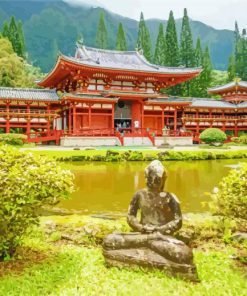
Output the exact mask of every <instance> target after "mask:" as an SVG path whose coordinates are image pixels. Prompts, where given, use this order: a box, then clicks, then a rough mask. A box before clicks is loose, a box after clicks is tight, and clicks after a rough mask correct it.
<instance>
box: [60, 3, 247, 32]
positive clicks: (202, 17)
mask: <svg viewBox="0 0 247 296" xmlns="http://www.w3.org/2000/svg"><path fill="white" fill-rule="evenodd" d="M64 1H66V2H70V3H72V2H76V3H87V4H92V6H100V7H104V8H106V9H108V10H110V11H112V12H115V13H118V14H120V15H123V16H126V17H129V18H132V19H136V20H139V18H140V12H141V11H142V12H143V13H144V18H145V19H149V18H156V19H168V16H169V11H170V10H173V13H174V16H175V18H181V17H182V16H183V8H187V10H188V14H189V17H190V18H191V19H193V20H199V21H202V22H203V23H205V24H207V25H209V26H212V27H214V28H216V29H230V30H234V23H235V21H237V22H238V25H239V28H240V29H243V28H247V0H64Z"/></svg>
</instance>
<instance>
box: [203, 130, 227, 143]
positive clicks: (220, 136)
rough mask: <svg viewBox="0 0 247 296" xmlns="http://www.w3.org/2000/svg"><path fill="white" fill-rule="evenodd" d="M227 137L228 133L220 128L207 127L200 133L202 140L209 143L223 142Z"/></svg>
mask: <svg viewBox="0 0 247 296" xmlns="http://www.w3.org/2000/svg"><path fill="white" fill-rule="evenodd" d="M226 139H227V136H226V134H225V133H224V132H223V131H222V130H220V129H219V128H207V129H205V130H204V131H203V132H202V133H201V134H200V140H201V141H203V142H205V143H207V144H213V143H223V142H224V141H225V140H226Z"/></svg>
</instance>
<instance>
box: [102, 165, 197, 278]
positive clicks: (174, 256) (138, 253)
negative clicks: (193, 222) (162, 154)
mask: <svg viewBox="0 0 247 296" xmlns="http://www.w3.org/2000/svg"><path fill="white" fill-rule="evenodd" d="M145 178H146V184H147V188H145V189H142V190H139V191H137V192H136V194H135V195H134V197H133V198H132V200H131V203H130V206H129V210H128V216H127V221H128V224H129V226H130V227H131V228H132V229H133V230H134V232H130V233H113V234H110V235H108V236H107V237H106V238H105V239H104V243H103V255H104V257H105V260H106V263H107V265H108V266H118V267H122V266H141V267H150V268H158V269H161V270H163V271H165V272H166V273H167V274H169V275H173V276H174V275H175V276H176V275H178V276H180V277H183V278H187V279H190V280H197V279H198V278H197V272H196V267H195V265H194V264H193V253H192V250H191V249H190V248H189V247H188V246H187V245H186V244H185V243H183V242H182V241H179V240H177V239H175V238H174V237H172V234H173V233H174V232H175V231H177V230H179V229H180V228H181V227H182V214H181V209H180V204H179V201H178V199H177V197H176V196H175V194H173V193H169V192H166V191H163V190H164V185H165V181H166V178H167V174H166V171H165V169H164V167H163V165H162V163H161V162H160V161H158V160H154V161H153V162H151V164H150V165H149V166H147V167H146V169H145ZM138 212H140V215H139V213H138Z"/></svg>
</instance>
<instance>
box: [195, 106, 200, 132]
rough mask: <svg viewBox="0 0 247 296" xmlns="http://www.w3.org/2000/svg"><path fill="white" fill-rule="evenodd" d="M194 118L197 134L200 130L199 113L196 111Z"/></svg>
mask: <svg viewBox="0 0 247 296" xmlns="http://www.w3.org/2000/svg"><path fill="white" fill-rule="evenodd" d="M196 118H197V121H196V133H197V134H199V132H200V130H199V111H198V110H196Z"/></svg>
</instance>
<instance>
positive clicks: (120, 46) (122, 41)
mask: <svg viewBox="0 0 247 296" xmlns="http://www.w3.org/2000/svg"><path fill="white" fill-rule="evenodd" d="M116 50H120V51H126V50H127V43H126V38H125V32H124V28H123V25H122V23H119V25H118V32H117V43H116Z"/></svg>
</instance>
